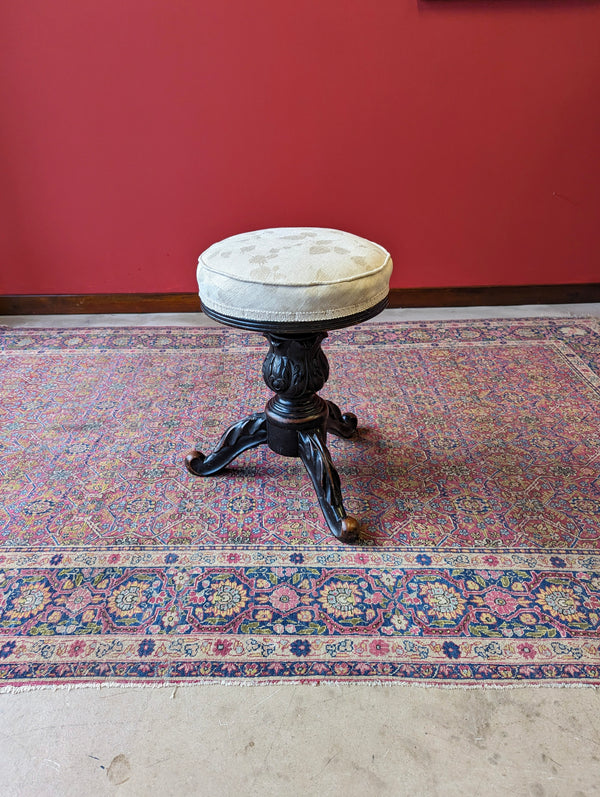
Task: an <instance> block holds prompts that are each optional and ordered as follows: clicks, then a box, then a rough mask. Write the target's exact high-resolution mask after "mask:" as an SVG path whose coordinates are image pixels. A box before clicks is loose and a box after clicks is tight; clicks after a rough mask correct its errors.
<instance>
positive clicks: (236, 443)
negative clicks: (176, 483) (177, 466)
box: [185, 412, 267, 476]
mask: <svg viewBox="0 0 600 797" xmlns="http://www.w3.org/2000/svg"><path fill="white" fill-rule="evenodd" d="M266 442H267V423H266V418H265V414H264V412H256V413H254V414H253V415H249V416H248V417H247V418H244V419H243V420H242V421H239V422H238V423H236V424H234V425H233V426H230V427H229V429H228V430H227V431H226V432H225V434H224V435H223V437H222V438H221V439H220V441H219V444H218V445H217V447H216V448H215V450H214V451H213V453H212V454H210V455H209V456H208V457H206V456H205V455H204V454H203V453H202V452H201V451H192V452H191V453H190V454H188V455H187V457H186V458H185V464H186V467H187V469H188V470H189V471H190V473H193V474H194V475H195V476H212V475H213V474H215V473H218V472H219V471H220V470H223V468H224V467H226V466H227V465H229V463H230V462H231V461H232V460H234V459H235V458H236V457H237V456H238V455H239V454H241V453H242V451H246V450H247V449H248V448H254V447H255V446H259V445H261V444H262V443H266Z"/></svg>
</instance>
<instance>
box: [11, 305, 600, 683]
mask: <svg viewBox="0 0 600 797" xmlns="http://www.w3.org/2000/svg"><path fill="white" fill-rule="evenodd" d="M0 342H1V354H0V368H1V383H0V423H1V437H0V475H1V477H2V481H1V484H0V684H2V685H3V687H4V688H15V687H20V686H21V687H22V686H28V685H29V686H40V685H66V684H85V683H88V684H99V683H125V684H132V683H155V684H164V683H184V682H200V681H214V680H226V681H234V682H235V681H245V682H271V683H273V682H285V681H290V680H293V681H308V682H315V681H336V682H339V681H353V682H357V681H363V682H364V681H366V682H369V681H371V682H404V683H406V682H412V683H420V684H436V685H443V684H452V685H473V684H488V685H490V684H518V683H529V684H532V683H535V684H560V685H562V684H568V683H571V684H573V683H577V684H594V685H598V684H600V634H599V625H600V423H599V422H600V412H599V410H600V379H599V376H598V369H599V366H600V324H599V322H598V321H596V320H591V319H562V320H561V319H559V320H556V319H526V320H518V321H514V320H510V321H507V320H497V321H467V322H452V323H450V322H444V323H440V322H428V323H424V322H421V323H409V322H406V323H396V324H385V323H384V324H373V325H363V326H359V327H354V328H352V329H347V330H341V331H339V332H335V333H331V334H330V337H329V339H328V340H327V341H326V342H325V346H324V349H325V351H326V353H327V356H328V358H329V361H330V365H331V379H330V381H329V382H328V384H327V385H326V388H325V390H324V391H323V395H324V396H325V397H327V398H331V399H334V400H335V401H336V402H337V403H338V404H339V405H340V406H341V407H342V408H343V409H349V410H352V411H353V412H355V413H356V414H357V415H358V418H359V430H358V434H357V436H356V438H355V439H353V440H340V439H338V438H335V437H332V438H330V440H329V444H330V448H331V450H332V454H333V458H334V461H335V463H336V466H337V468H338V470H339V472H340V476H341V479H342V486H343V490H344V495H345V503H346V508H347V510H348V511H349V513H351V514H352V515H355V516H356V517H358V518H359V519H360V520H361V522H362V524H363V527H364V537H363V540H362V543H361V544H360V545H357V546H344V545H343V544H341V543H339V542H338V541H337V540H336V539H335V538H334V537H332V535H331V534H330V533H329V531H328V529H327V527H326V525H325V523H324V521H323V518H322V516H321V513H320V510H319V507H318V503H317V500H316V497H315V495H314V492H313V488H312V485H311V483H310V481H309V479H308V476H307V474H306V473H305V472H304V469H303V466H302V464H301V463H300V461H299V460H295V459H287V458H284V457H278V456H277V455H276V454H274V453H272V452H271V451H270V450H269V449H268V448H267V447H266V446H262V447H260V448H258V449H254V450H252V451H248V452H246V453H245V454H243V455H242V456H241V457H239V458H238V459H237V460H236V461H235V462H234V463H233V464H232V465H231V466H230V467H229V469H228V470H227V471H226V472H225V473H223V474H220V475H218V476H214V477H207V478H197V477H194V476H192V475H190V474H189V473H188V472H187V471H186V469H185V467H184V464H183V460H184V456H185V454H186V453H187V452H188V451H189V450H190V449H191V448H193V447H194V446H195V445H198V447H199V448H201V449H203V450H204V451H205V452H207V451H209V450H211V449H212V448H213V446H214V445H215V443H216V441H217V440H218V438H219V437H220V435H221V433H222V431H224V429H225V427H226V426H227V425H229V424H230V423H232V422H233V421H234V420H237V419H238V418H240V417H242V416H243V415H245V414H247V413H250V412H253V411H257V410H258V411H260V410H261V409H262V408H263V406H264V403H265V401H266V399H267V397H268V392H267V389H266V388H265V386H264V384H263V382H262V379H261V377H260V368H261V364H262V360H263V358H264V355H265V354H266V345H265V341H264V340H263V338H262V337H261V336H260V335H258V334H255V333H246V332H241V331H237V330H228V329H225V328H223V329H214V328H208V329H186V328H157V329H151V328H137V329H114V328H113V329H76V330H73V329H54V330H53V329H45V330H34V329H14V330H11V329H6V328H4V329H1V330H0Z"/></svg>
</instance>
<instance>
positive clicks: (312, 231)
mask: <svg viewBox="0 0 600 797" xmlns="http://www.w3.org/2000/svg"><path fill="white" fill-rule="evenodd" d="M391 273H392V259H391V257H390V255H389V253H388V252H386V250H385V249H384V248H383V247H381V246H379V245H378V244H374V243H371V241H367V240H366V239H364V238H359V237H358V236H357V235H352V234H351V233H348V232H341V231H340V230H329V229H322V228H320V227H277V228H272V229H268V230H256V231H255V232H247V233H242V234H241V235H234V236H232V237H231V238H226V239H225V240H224V241H219V243H216V244H214V245H213V246H211V247H210V248H209V249H207V250H206V251H205V252H203V253H202V254H201V255H200V258H199V260H198V287H199V293H200V299H201V300H202V304H203V305H204V306H205V307H206V308H208V309H209V310H214V311H215V312H217V313H220V314H221V315H225V316H229V317H230V318H239V319H252V320H256V321H274V322H305V321H326V320H328V319H335V318H342V317H343V316H349V315H354V314H355V313H361V312H363V311H365V310H368V309H369V308H371V307H373V306H374V305H376V304H378V303H379V302H382V301H383V300H384V299H385V298H386V297H387V295H388V291H389V281H390V274H391Z"/></svg>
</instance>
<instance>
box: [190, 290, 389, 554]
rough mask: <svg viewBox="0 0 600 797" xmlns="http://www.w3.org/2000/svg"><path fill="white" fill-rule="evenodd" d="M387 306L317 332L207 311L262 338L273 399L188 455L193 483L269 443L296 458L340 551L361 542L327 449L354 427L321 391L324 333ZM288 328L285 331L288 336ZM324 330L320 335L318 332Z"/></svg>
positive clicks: (325, 376) (352, 419)
mask: <svg viewBox="0 0 600 797" xmlns="http://www.w3.org/2000/svg"><path fill="white" fill-rule="evenodd" d="M386 302H387V300H386V301H384V302H382V303H380V304H378V305H377V306H375V307H372V308H370V309H369V310H368V311H366V312H363V313H361V314H360V315H358V316H349V317H346V318H341V319H335V321H327V322H325V321H324V322H319V323H318V324H315V323H311V324H304V325H299V324H295V325H294V326H293V327H292V328H291V329H290V328H289V327H290V326H291V325H285V324H266V323H260V322H252V321H246V320H243V321H242V320H240V319H234V318H228V317H224V316H222V315H220V314H218V313H215V312H212V311H211V310H210V309H209V308H207V307H204V308H203V310H204V312H205V313H206V314H207V315H209V316H211V317H213V318H216V319H217V320H219V321H222V322H223V323H227V324H230V325H232V326H238V327H242V328H246V329H255V330H257V331H261V332H262V333H263V334H264V336H265V337H266V338H267V340H268V341H269V351H268V353H267V356H266V358H265V361H264V363H263V369H262V373H263V378H264V380H265V383H266V384H267V386H268V387H269V388H270V389H271V390H272V391H273V392H274V393H275V395H274V396H273V397H272V398H271V399H270V400H269V401H268V402H267V405H266V407H265V410H264V412H257V413H254V414H252V415H249V416H248V417H246V418H244V419H242V420H241V421H238V422H237V423H235V424H233V426H230V427H229V428H228V429H227V431H226V432H225V434H224V435H223V436H222V438H221V440H220V441H219V443H218V445H217V447H216V449H215V450H214V451H213V452H212V453H211V454H209V455H208V456H205V455H204V454H203V453H202V452H200V451H196V450H194V451H192V452H191V453H190V454H188V456H187V457H186V466H187V469H188V470H189V471H190V473H193V474H194V475H195V476H212V475H214V474H215V473H218V472H219V471H221V470H223V469H224V468H225V467H226V466H227V465H228V464H229V463H230V462H231V461H232V460H234V459H235V458H236V457H237V456H238V455H239V454H241V453H242V451H246V450H247V449H249V448H254V447H256V446H259V445H262V444H263V443H266V444H267V445H268V446H269V448H271V449H272V450H273V451H275V452H276V453H277V454H281V455H283V456H284V457H300V459H301V460H302V462H303V463H304V466H305V468H306V470H307V472H308V475H309V476H310V479H311V481H312V483H313V485H314V488H315V492H316V494H317V498H318V499H319V504H320V505H321V509H322V511H323V515H324V517H325V520H326V522H327V525H328V526H329V528H330V530H331V531H332V533H333V534H334V536H335V537H337V539H339V540H341V541H342V542H345V543H353V542H357V540H358V539H359V524H358V521H357V520H356V519H355V518H353V517H351V516H350V515H348V514H347V512H346V510H345V508H344V503H343V500H342V490H341V485H340V478H339V475H338V472H337V470H336V469H335V466H334V464H333V461H332V459H331V454H330V453H329V449H328V448H327V433H328V432H331V433H333V434H335V435H338V436H341V437H352V435H353V434H354V432H355V431H356V426H357V419H356V416H355V415H354V414H353V413H351V412H348V413H342V411H341V410H340V409H339V407H338V406H337V405H336V404H334V403H333V402H332V401H326V400H325V399H323V398H321V397H320V396H319V395H317V394H318V391H319V390H321V388H322V387H323V385H324V384H325V383H326V382H327V379H328V377H329V364H328V362H327V358H326V356H325V354H324V352H323V350H322V348H321V342H322V341H323V340H324V339H325V338H326V337H327V331H326V329H325V328H324V327H325V325H327V327H328V328H330V329H331V328H339V327H343V326H350V325H352V324H356V323H359V321H363V320H366V319H367V318H371V317H372V316H374V315H376V314H377V313H379V312H380V311H381V310H382V309H383V308H384V307H385V304H386ZM286 327H287V328H286ZM319 327H321V328H319Z"/></svg>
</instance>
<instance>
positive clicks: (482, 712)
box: [0, 304, 600, 797]
mask: <svg viewBox="0 0 600 797" xmlns="http://www.w3.org/2000/svg"><path fill="white" fill-rule="evenodd" d="M590 315H594V316H596V317H600V304H579V305H552V306H549V305H543V306H541V305H536V306H527V307H484V308H473V307H470V308H455V309H437V308H433V309H422V310H421V309H419V310H388V311H386V312H385V313H384V314H383V315H382V316H379V318H378V319H377V320H380V321H381V320H384V321H385V320H417V319H421V320H438V319H452V318H500V317H501V318H511V317H512V318H520V317H525V316H531V317H535V316H544V317H577V316H590ZM209 323H211V322H210V321H209V320H208V319H206V318H205V317H203V316H201V315H199V314H198V315H196V314H185V315H171V314H169V315H165V314H161V315H156V314H148V315H135V316H133V315H120V316H96V315H87V316H38V317H31V316H3V317H1V316H0V325H8V326H26V327H48V326H61V327H68V326H112V325H118V326H130V325H132V326H139V325H150V326H152V325H174V326H196V325H198V324H209ZM599 783H600V692H599V691H598V690H596V689H592V688H581V689H575V688H563V689H560V688H533V687H524V688H519V689H475V690H473V689H435V688H434V689H425V688H420V687H416V686H363V685H354V686H353V685H340V686H302V685H289V684H288V685H283V686H250V687H243V686H221V685H210V686H188V687H181V688H172V687H163V688H154V689H152V688H141V689H136V688H127V689H119V688H109V687H107V688H101V689H89V688H86V689H75V690H66V689H57V690H50V689H47V690H41V691H32V692H17V693H10V692H9V693H3V694H0V796H4V795H11V796H12V795H15V796H18V797H21V795H22V796H23V797H27V796H28V795H34V796H35V797H37V796H38V795H40V796H41V795H61V796H62V795H65V797H66V796H67V795H104V794H107V795H113V794H115V795H161V796H162V795H178V796H181V797H184V796H185V795H209V796H210V797H213V795H215V796H216V795H224V797H228V796H229V795H261V797H269V796H270V795H279V794H282V795H290V796H292V797H294V796H295V795H307V796H308V797H310V796H311V795H320V796H321V795H322V796H323V797H328V796H329V795H335V797H337V795H340V796H341V795H344V797H354V796H355V795H356V797H370V796H371V795H396V796H397V797H403V795H412V796H415V797H421V795H423V796H426V797H429V795H432V796H435V797H437V796H438V795H439V796H440V797H446V796H448V797H454V795H456V796H457V797H458V796H459V795H463V794H466V795H469V797H488V796H490V797H493V796H495V795H511V797H563V795H564V797H584V796H585V797H587V796H588V795H596V794H600V786H599Z"/></svg>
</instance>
